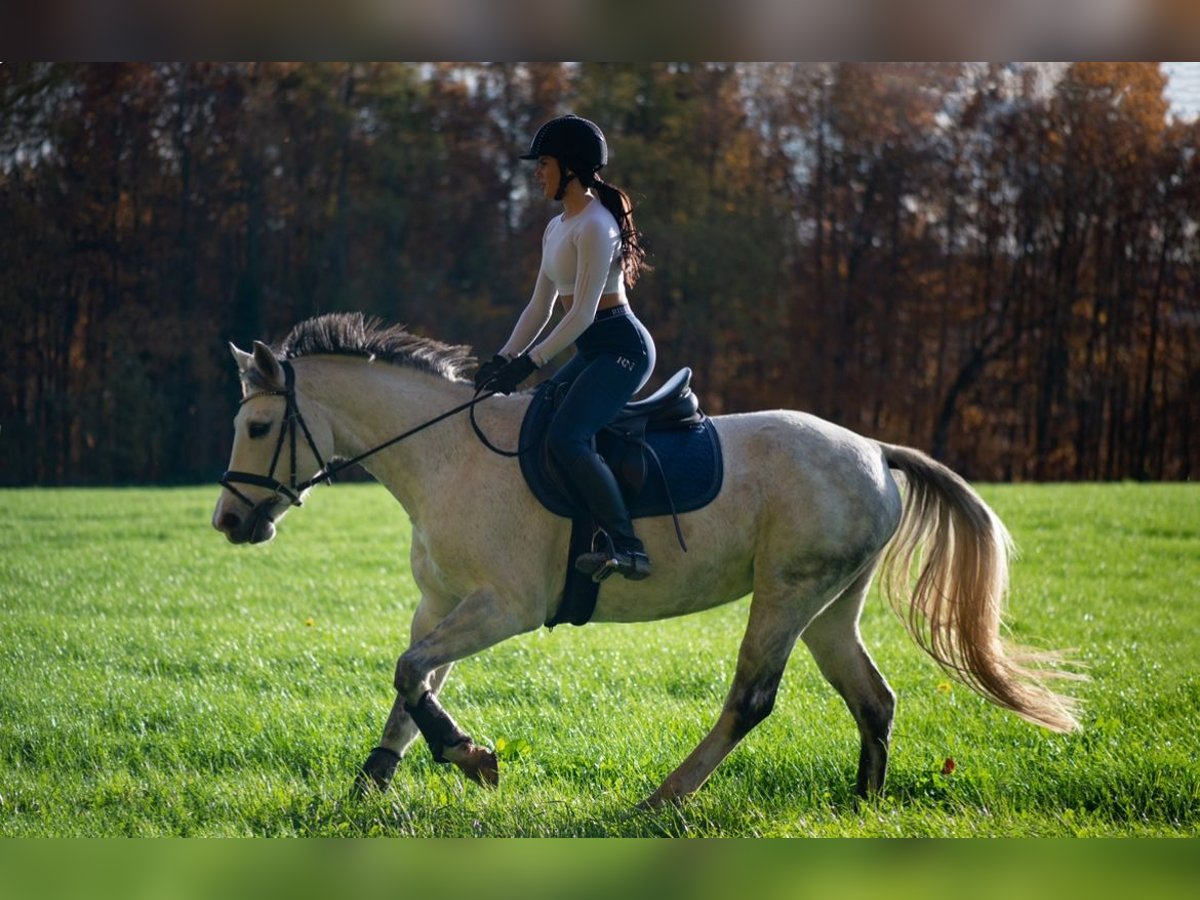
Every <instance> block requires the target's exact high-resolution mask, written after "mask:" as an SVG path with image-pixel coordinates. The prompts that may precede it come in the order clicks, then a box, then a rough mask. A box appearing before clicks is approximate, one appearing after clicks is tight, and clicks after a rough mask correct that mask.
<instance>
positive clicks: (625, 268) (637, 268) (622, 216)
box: [559, 160, 652, 287]
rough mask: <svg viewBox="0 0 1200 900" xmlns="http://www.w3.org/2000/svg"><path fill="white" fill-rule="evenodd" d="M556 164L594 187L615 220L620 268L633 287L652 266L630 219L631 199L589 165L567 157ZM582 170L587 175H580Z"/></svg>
mask: <svg viewBox="0 0 1200 900" xmlns="http://www.w3.org/2000/svg"><path fill="white" fill-rule="evenodd" d="M559 164H560V165H563V166H565V168H567V169H570V171H572V172H574V173H575V175H576V177H578V178H579V181H580V183H582V184H583V186H584V187H585V188H591V189H592V190H594V191H595V192H596V197H597V199H598V200H599V201H600V202H601V203H603V204H604V208H605V209H607V210H608V211H609V212H610V213H612V217H613V218H614V219H616V220H617V228H619V229H620V230H621V271H622V272H623V273H624V274H625V284H626V285H628V286H629V287H633V285H634V284H635V283H636V282H637V280H638V278H639V277H640V276H641V274H642V273H643V272H649V271H650V270H651V268H652V266H651V265H650V264H649V263H648V262H646V248H645V247H643V246H642V232H641V231H639V230H638V227H637V225H635V224H634V221H633V201H632V200H631V199H629V195H628V194H627V193H625V192H624V191H623V190H621V189H620V188H619V187H617V186H616V185H615V184H609V183H608V182H607V181H604V180H603V179H601V178H600V173H599V172H595V171H591V168H590V167H589V166H586V165H583V166H575V165H572V164H571V161H570V160H560V161H559ZM581 172H583V173H586V174H584V175H580V173H581Z"/></svg>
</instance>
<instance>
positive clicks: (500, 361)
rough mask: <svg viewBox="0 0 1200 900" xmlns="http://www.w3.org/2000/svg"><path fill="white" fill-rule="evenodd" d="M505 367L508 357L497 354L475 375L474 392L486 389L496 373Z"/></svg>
mask: <svg viewBox="0 0 1200 900" xmlns="http://www.w3.org/2000/svg"><path fill="white" fill-rule="evenodd" d="M507 365H508V357H507V356H501V355H500V354H499V353H497V354H496V355H495V356H493V357H492V358H491V359H489V360H488V361H487V362H485V363H484V364H483V365H482V366H480V367H479V370H478V371H477V372H476V373H475V390H477V391H482V390H483V389H484V388H485V387H487V383H488V382H489V381H491V380H492V379H493V378H494V377H496V373H498V372H499V371H500V370H501V369H503V368H504V367H505V366H507Z"/></svg>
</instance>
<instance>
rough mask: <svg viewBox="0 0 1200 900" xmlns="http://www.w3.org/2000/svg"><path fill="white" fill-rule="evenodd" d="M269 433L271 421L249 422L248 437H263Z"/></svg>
mask: <svg viewBox="0 0 1200 900" xmlns="http://www.w3.org/2000/svg"><path fill="white" fill-rule="evenodd" d="M270 433H271V423H270V422H251V423H250V437H252V438H264V437H266V436H267V435H268V434H270Z"/></svg>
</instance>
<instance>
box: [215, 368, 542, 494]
mask: <svg viewBox="0 0 1200 900" xmlns="http://www.w3.org/2000/svg"><path fill="white" fill-rule="evenodd" d="M279 365H280V366H281V367H282V368H283V377H284V387H283V390H281V391H279V390H275V391H259V392H258V393H255V394H251V395H249V396H248V397H245V398H243V400H242V401H241V403H242V404H243V405H244V404H246V403H248V402H249V401H250V400H253V399H254V398H255V397H283V398H284V400H285V402H286V404H287V407H286V410H285V412H284V419H283V424H282V425H281V426H280V429H279V439H278V440H277V441H276V443H275V453H274V455H273V456H272V457H271V468H270V471H268V472H267V474H266V475H256V474H255V473H253V472H236V471H233V470H229V471H227V472H226V473H225V474H224V475H222V476H221V481H220V484H221V486H222V487H224V488H226V489H227V490H228V491H229V492H230V493H232V494H233V495H234V496H235V497H237V498H239V499H240V500H242V501H243V502H244V503H246V504H247V505H248V506H250V507H254V506H255V505H256V504H255V502H254V501H253V500H251V499H250V498H249V497H247V496H246V495H245V494H243V493H242V492H241V491H239V490H238V489H237V488H236V487H234V485H235V484H252V485H255V486H256V487H265V488H267V489H268V490H271V491H274V492H275V493H276V494H282V495H283V496H285V497H287V499H288V502H290V503H291V505H292V506H303V502H302V501H301V500H300V495H301V494H303V493H304V492H305V491H307V490H308V489H309V488H310V487H312V486H313V485H316V484H320V483H321V482H325V483H326V484H329V483H332V481H333V476H335V475H336V474H337V473H338V472H341V471H342V470H343V469H348V468H349V467H350V466H353V465H356V464H357V463H360V462H362V461H363V460H364V459H366V458H367V457H369V456H374V455H375V454H376V453H379V452H380V451H381V450H386V449H387V448H388V447H391V446H392V445H393V444H398V443H400V441H402V440H404V439H405V438H408V437H412V436H413V435H414V434H417V433H418V432H420V431H424V430H425V429H426V428H429V427H430V426H433V425H436V424H437V423H438V422H441V421H442V420H444V419H448V418H450V417H451V416H454V415H457V414H458V413H460V412H462V411H463V410H466V409H470V410H471V425H472V426H473V427H474V429H475V433H476V434H477V435H479V438H480V440H482V441H483V443H484V445H485V446H486V447H487V448H488V449H489V450H492V451H494V452H496V453H500V454H502V455H504V456H517V455H519V454H520V453H522V452H524V450H523V449H521V450H518V451H517V452H515V453H513V452H509V451H505V450H501V449H500V448H499V447H495V446H493V445H492V443H491V442H490V441H489V440H488V439H487V438H486V437H485V436H484V434H483V432H482V431H481V430H480V428H479V426H478V425H477V424H476V423H475V410H474V406H475V404H476V403H479V402H480V401H482V400H486V399H487V398H488V397H491V396H493V394H494V393H495V392H494V391H489V392H488V393H485V394H479V393H477V394H476V395H475V396H474V397H473V398H472V399H471V400H468V401H467V402H466V403H463V404H460V405H459V406H456V407H454V408H453V409H450V410H447V411H446V412H444V413H442V414H441V415H439V416H435V417H434V418H432V419H430V420H429V421H427V422H423V423H421V424H420V425H417V426H416V427H415V428H410V429H409V430H408V431H406V432H404V433H403V434H398V435H396V436H395V437H394V438H392V439H391V440H388V441H384V442H383V443H382V444H380V445H378V446H377V447H372V448H371V449H370V450H368V451H366V452H365V453H360V454H359V455H358V456H355V457H353V458H351V459H343V460H338V461H336V462H331V463H327V462H325V460H324V459H323V458H322V457H321V451H320V450H318V449H317V443H316V441H314V440H313V436H312V433H311V432H310V431H309V430H308V424H307V423H306V422H305V421H304V416H302V415H301V414H300V407H299V406H298V405H297V404H296V373H295V370H294V369H293V368H292V365H291V363H289V362H287V361H286V360H280V363H279ZM297 425H299V426H300V430H301V431H303V433H304V439H305V440H306V441H307V442H308V448H309V450H311V451H312V454H313V456H314V457H315V458H316V460H317V464H318V465H319V466H320V468H319V469H318V470H317V473H316V474H315V475H313V477H312V478H308V479H306V480H304V481H297V480H296V431H297V428H296V426H297ZM285 436H286V437H288V438H290V441H289V444H290V452H291V457H292V466H291V477H290V479H289V481H290V483H289V484H284V483H283V482H281V481H279V479H277V478H276V477H275V469H276V468H277V467H278V465H279V457H280V455H281V454H282V452H283V442H284V439H285Z"/></svg>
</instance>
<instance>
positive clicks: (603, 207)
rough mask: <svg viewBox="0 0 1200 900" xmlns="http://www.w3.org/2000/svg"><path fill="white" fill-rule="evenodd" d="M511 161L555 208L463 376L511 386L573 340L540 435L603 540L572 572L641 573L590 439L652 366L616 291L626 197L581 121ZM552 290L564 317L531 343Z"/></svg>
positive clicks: (637, 548)
mask: <svg viewBox="0 0 1200 900" xmlns="http://www.w3.org/2000/svg"><path fill="white" fill-rule="evenodd" d="M520 158H521V159H531V160H536V161H537V169H536V172H535V178H536V180H537V182H538V184H539V185H540V187H541V189H542V192H543V194H544V195H545V196H546V197H547V198H553V199H554V200H556V201H561V202H562V206H563V211H562V213H561V214H560V215H557V216H555V217H554V218H553V219H551V220H550V224H549V225H547V226H546V231H545V234H544V235H543V236H542V264H541V269H540V270H539V272H538V277H537V283H536V285H535V287H534V290H533V296H532V298H531V299H530V301H529V304H528V305H527V306H526V307H525V310H524V312H522V313H521V316H520V318H519V319H518V320H517V324H516V327H515V328H514V329H513V332H512V335H511V336H510V337H509V339H508V342H507V343H506V344H505V345H504V346H503V347H502V348H501V349H500V352H499V353H497V354H496V355H495V356H494V357H492V359H491V361H490V362H487V363H485V364H484V365H483V366H481V367H480V369H479V371H478V373H476V375H475V386H476V388H477V389H480V390H483V389H487V390H492V391H496V392H498V393H511V392H512V391H513V390H515V389H516V387H517V385H519V384H520V383H521V382H522V381H524V380H525V379H526V378H528V377H529V376H530V375H531V374H532V373H533V372H534V371H535V370H537V369H539V368H541V367H542V366H544V365H546V364H547V363H548V362H550V360H551V359H553V358H554V357H555V356H557V355H558V354H559V353H561V352H562V351H563V350H565V349H566V348H567V347H568V346H570V345H571V344H572V343H574V346H575V354H574V355H573V356H572V357H571V359H570V360H569V361H568V362H567V363H566V365H564V366H563V367H562V368H561V369H559V370H558V372H557V373H556V374H555V375H554V377H553V379H552V380H553V381H554V382H556V383H558V384H559V385H567V386H568V388H567V390H566V396H565V398H564V399H563V401H562V403H561V405H560V406H559V408H558V410H557V411H556V413H555V415H554V419H553V421H552V422H551V423H550V428H549V433H548V435H547V442H548V445H549V450H550V453H551V455H552V456H553V458H554V460H555V462H556V463H558V465H559V466H561V467H562V469H563V470H564V471H565V472H566V474H567V476H568V477H569V478H570V479H571V482H572V484H574V485H575V487H576V488H577V489H578V490H579V493H580V494H581V495H582V497H583V498H584V500H585V502H586V503H587V506H588V509H589V511H590V512H591V513H592V515H593V516H594V517H595V519H596V521H597V522H598V523H599V525H600V526H601V528H603V530H604V531H605V532H606V533H607V535H608V546H607V547H605V548H604V549H602V550H599V551H596V552H592V553H585V554H583V555H581V556H580V557H579V558H578V559H577V560H576V561H575V567H576V568H577V569H578V570H579V571H581V572H584V573H585V574H588V575H590V576H591V577H592V578H593V580H595V581H601V580H603V579H604V578H606V577H608V576H609V575H610V574H612V573H613V572H618V573H620V574H621V575H623V576H625V577H626V578H630V579H641V578H645V577H647V576H648V575H649V574H650V559H649V557H647V555H646V550H645V547H644V546H643V544H642V542H641V541H640V540H639V539H638V537H637V535H636V534H634V530H633V524H632V522H631V521H630V518H629V511H628V509H627V508H626V506H625V500H624V498H623V497H622V496H621V490H620V488H619V487H618V485H617V482H616V479H615V478H613V474H612V472H611V470H610V469H609V468H608V465H607V464H606V463H605V462H604V460H603V459H602V458H601V457H600V456H599V455H598V454H597V453H596V452H595V450H593V449H592V438H593V437H594V436H595V434H596V432H598V431H599V430H600V429H601V428H603V427H604V426H605V425H607V424H608V423H609V422H610V421H612V419H613V417H614V416H615V415H616V414H617V413H618V412H619V411H620V409H621V408H622V407H623V406H624V405H625V404H626V403H627V402H628V401H629V399H630V398H631V397H632V396H633V395H634V394H635V393H637V391H639V390H640V389H641V388H642V386H643V385H644V384H645V383H646V380H647V379H648V378H649V377H650V373H651V371H652V370H653V369H654V359H655V350H654V340H653V338H651V337H650V333H649V332H648V331H647V330H646V328H645V326H644V325H642V323H641V322H639V321H638V319H637V317H636V316H634V314H633V311H632V310H631V309H630V307H629V299H628V297H627V295H626V293H625V288H626V285H629V286H632V285H633V283H634V282H635V281H636V280H637V277H638V275H639V274H640V273H641V272H642V271H643V270H644V269H646V268H648V267H647V266H646V264H645V256H646V253H645V250H644V249H643V248H642V246H641V244H640V241H639V238H640V232H638V230H637V228H636V227H635V226H634V223H633V204H632V202H631V201H630V199H629V197H628V195H627V194H626V193H625V192H624V191H622V190H621V189H619V188H617V187H614V186H613V185H610V184H607V183H606V182H604V181H602V180H601V178H600V174H599V170H600V169H601V168H603V167H604V165H605V164H606V163H607V162H608V146H607V144H606V142H605V140H604V134H603V133H602V132H601V131H600V129H599V128H598V127H597V126H596V125H595V124H594V123H593V122H589V121H588V120H587V119H583V118H580V117H579V116H574V115H566V116H560V117H558V118H556V119H551V120H550V121H549V122H547V123H546V124H544V125H543V126H542V127H541V128H539V129H538V131H537V134H535V135H534V137H533V142H532V143H531V144H530V147H529V152H528V153H524V154H522V155H521V157H520ZM556 297H560V298H561V299H562V303H563V307H564V310H565V315H564V316H563V318H562V320H561V321H560V322H559V323H558V325H557V326H556V327H555V328H553V329H552V330H551V331H550V333H549V334H548V335H546V337H545V338H543V339H542V340H541V341H540V342H539V343H536V344H535V343H534V342H535V341H536V340H537V338H538V336H539V335H540V334H541V333H542V331H543V330H544V329H545V327H546V325H547V323H548V322H549V321H550V316H551V313H552V311H553V306H554V300H555V298H556Z"/></svg>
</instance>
